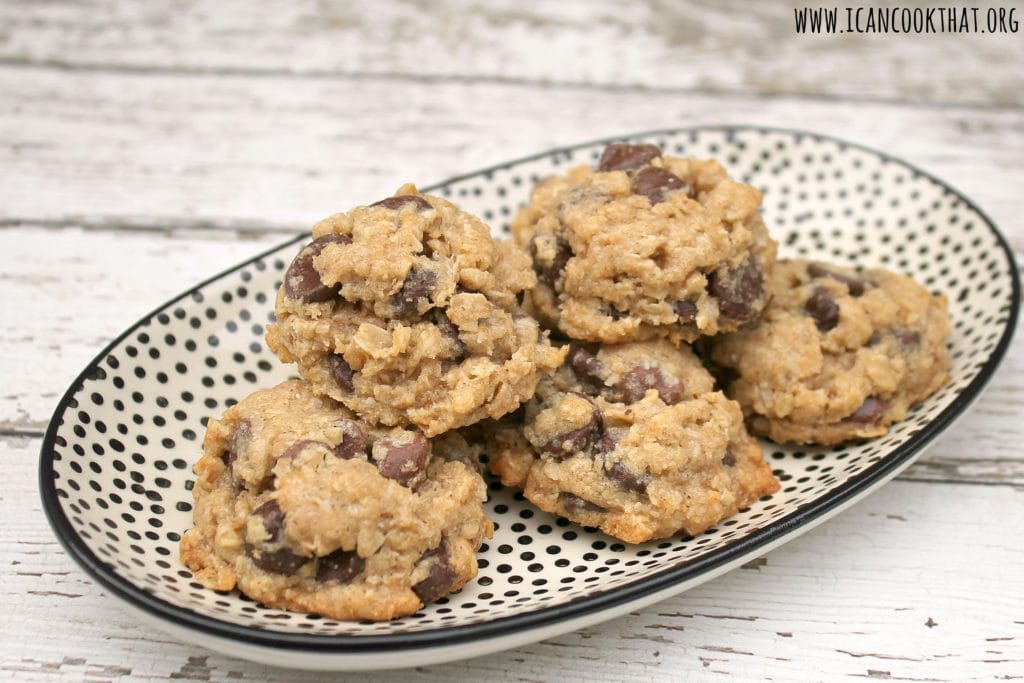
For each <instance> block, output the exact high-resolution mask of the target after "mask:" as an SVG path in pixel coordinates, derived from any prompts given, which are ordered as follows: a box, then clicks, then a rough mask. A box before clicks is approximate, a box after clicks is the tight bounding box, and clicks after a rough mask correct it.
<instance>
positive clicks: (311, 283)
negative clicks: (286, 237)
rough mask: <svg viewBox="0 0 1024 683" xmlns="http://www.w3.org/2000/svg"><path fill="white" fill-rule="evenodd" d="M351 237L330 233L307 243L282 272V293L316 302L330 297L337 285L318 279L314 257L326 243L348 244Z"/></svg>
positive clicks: (318, 274) (301, 299)
mask: <svg viewBox="0 0 1024 683" xmlns="http://www.w3.org/2000/svg"><path fill="white" fill-rule="evenodd" d="M351 242H352V238H351V237H349V236H348V235H338V234H333V233H332V234H330V235H323V236H322V237H317V238H316V239H315V240H313V241H312V242H310V243H309V244H307V245H306V246H304V247H303V248H302V251H300V252H299V255H298V256H296V257H295V260H294V261H292V264H291V265H290V266H288V270H287V272H285V274H284V293H285V295H286V296H289V297H291V298H292V299H298V300H300V301H305V302H308V303H317V302H320V301H327V300H329V299H331V298H332V297H333V296H334V294H335V292H336V291H337V286H334V287H328V286H327V285H325V284H324V283H323V281H322V280H321V279H320V273H318V272H317V270H316V268H314V267H313V259H315V258H316V257H317V256H318V255H319V254H320V252H321V251H323V249H324V247H326V246H327V245H328V244H349V243H351Z"/></svg>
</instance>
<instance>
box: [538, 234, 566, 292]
mask: <svg viewBox="0 0 1024 683" xmlns="http://www.w3.org/2000/svg"><path fill="white" fill-rule="evenodd" d="M530 255H531V256H532V257H533V270H534V272H536V273H537V277H539V278H540V279H542V280H544V282H546V283H548V285H550V286H551V287H554V286H555V283H556V282H558V280H559V278H561V277H562V273H563V272H565V266H566V264H567V263H569V259H570V258H572V255H573V254H572V247H571V246H569V242H567V241H566V239H565V238H564V237H562V236H561V235H559V236H558V238H557V239H556V240H555V256H554V258H552V259H551V263H550V265H545V264H544V263H542V262H541V261H540V259H539V258H538V257H537V244H536V242H531V243H530Z"/></svg>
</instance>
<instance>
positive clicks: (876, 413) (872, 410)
mask: <svg viewBox="0 0 1024 683" xmlns="http://www.w3.org/2000/svg"><path fill="white" fill-rule="evenodd" d="M885 409H886V405H885V401H883V400H881V399H878V398H875V397H874V396H868V397H867V398H866V399H864V402H863V403H861V404H860V408H857V410H855V411H854V413H853V415H851V416H850V417H848V418H847V419H848V420H849V421H850V422H859V423H862V424H863V423H868V422H878V420H879V419H881V417H882V414H883V413H885Z"/></svg>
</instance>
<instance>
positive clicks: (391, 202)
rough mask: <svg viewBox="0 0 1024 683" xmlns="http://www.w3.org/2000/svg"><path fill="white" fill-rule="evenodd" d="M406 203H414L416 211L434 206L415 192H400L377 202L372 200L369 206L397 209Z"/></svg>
mask: <svg viewBox="0 0 1024 683" xmlns="http://www.w3.org/2000/svg"><path fill="white" fill-rule="evenodd" d="M406 204H415V205H416V209H417V210H418V211H425V210H426V209H432V208H434V207H432V206H431V205H430V202H428V201H427V200H426V199H424V198H423V197H420V196H419V195H415V194H400V195H398V196H397V197H388V198H387V199H382V200H380V201H379V202H374V203H373V204H370V206H383V207H384V208H385V209H391V210H393V211H398V210H399V209H401V208H402V207H403V206H405V205H406Z"/></svg>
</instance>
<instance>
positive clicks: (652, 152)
mask: <svg viewBox="0 0 1024 683" xmlns="http://www.w3.org/2000/svg"><path fill="white" fill-rule="evenodd" d="M660 156H661V149H660V148H659V147H658V146H657V145H630V144H626V143H624V142H616V143H615V144H613V145H608V146H607V147H605V148H604V152H603V153H602V154H601V161H600V162H598V164H597V170H598V171H629V170H632V169H634V168H640V167H641V166H646V165H647V164H649V163H650V162H651V159H654V158H656V157H660Z"/></svg>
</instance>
